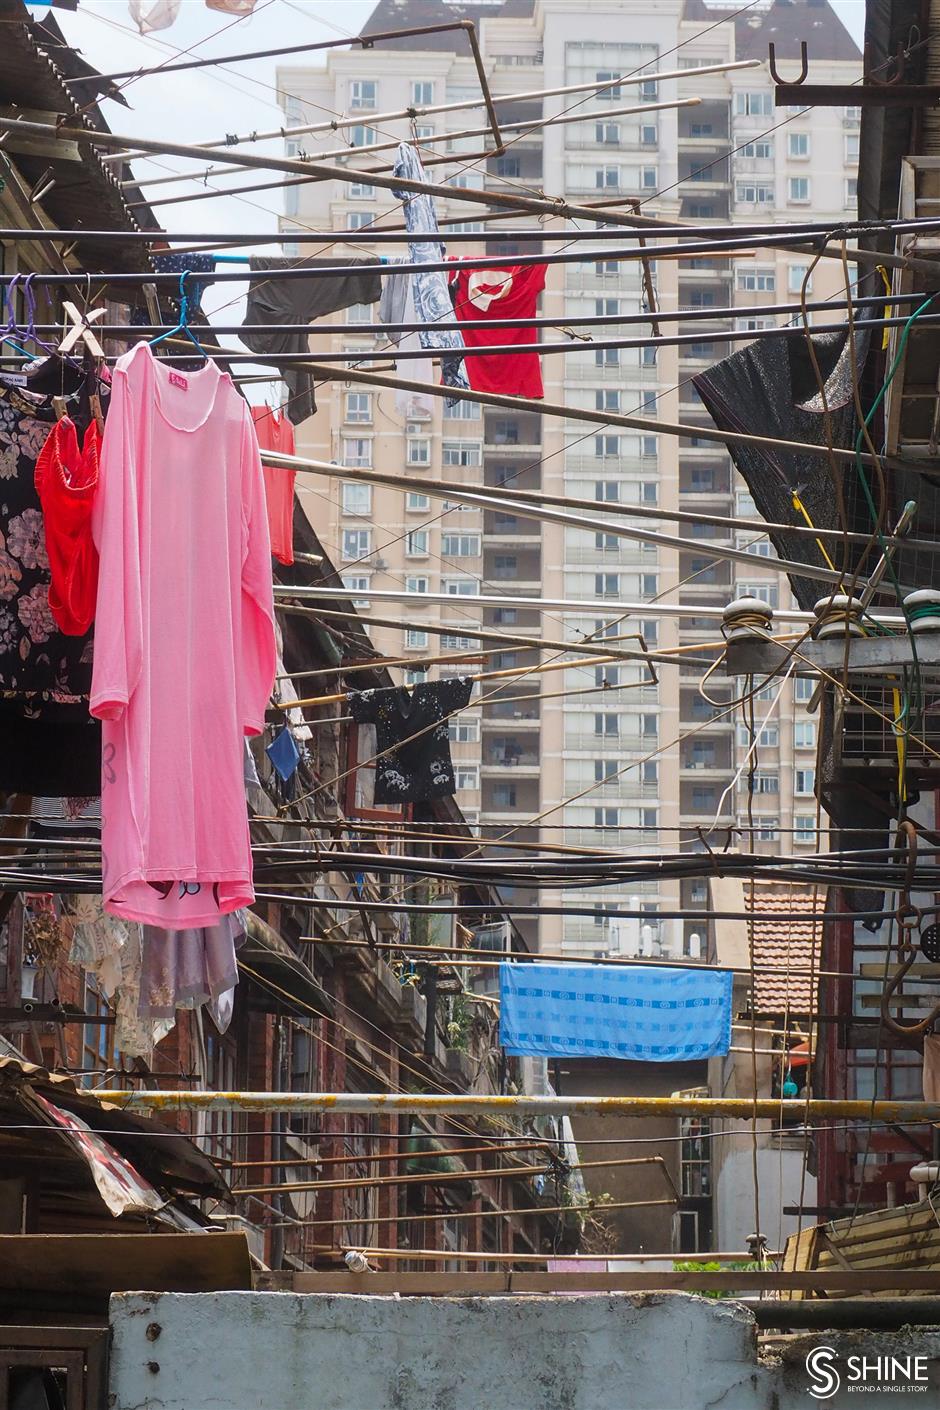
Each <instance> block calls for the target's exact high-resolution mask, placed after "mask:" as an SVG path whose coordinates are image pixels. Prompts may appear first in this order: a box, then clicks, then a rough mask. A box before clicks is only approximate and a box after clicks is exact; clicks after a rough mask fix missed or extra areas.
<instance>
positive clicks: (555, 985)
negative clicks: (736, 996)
mask: <svg viewBox="0 0 940 1410" xmlns="http://www.w3.org/2000/svg"><path fill="white" fill-rule="evenodd" d="M732 982H733V975H732V973H731V971H730V970H714V969H712V970H702V971H701V972H697V971H695V970H691V969H667V968H664V967H660V966H654V965H649V966H647V965H643V966H642V967H639V966H638V967H635V968H633V967H630V966H626V965H624V966H618V965H599V964H563V965H557V964H501V965H500V967H499V1005H500V1007H499V1041H500V1043H501V1044H502V1046H503V1047H504V1048H505V1050H506V1052H507V1053H511V1054H512V1055H513V1056H516V1057H586V1058H599V1057H600V1058H623V1059H629V1060H630V1061H631V1062H698V1061H700V1060H701V1059H702V1058H708V1057H720V1056H721V1055H723V1054H724V1053H727V1052H728V1050H729V1048H730V1047H731V987H732Z"/></svg>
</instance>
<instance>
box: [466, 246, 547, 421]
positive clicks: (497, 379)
mask: <svg viewBox="0 0 940 1410" xmlns="http://www.w3.org/2000/svg"><path fill="white" fill-rule="evenodd" d="M545 272H546V266H545V265H544V264H528V265H509V266H507V267H506V268H505V269H489V268H487V269H463V268H461V269H457V270H455V271H454V273H453V274H452V275H451V276H450V287H451V292H452V294H453V296H454V312H455V313H456V315H457V321H458V322H459V323H461V324H462V325H463V327H462V329H461V331H462V333H463V340H464V342H465V343H466V345H467V347H468V348H483V347H487V346H493V345H494V344H496V345H507V344H512V343H532V342H534V341H536V339H537V337H538V332H537V330H535V329H532V328H488V327H486V326H482V327H481V326H480V320H481V319H493V318H534V317H535V311H536V306H537V304H538V298H539V294H540V293H541V292H542V290H543V289H544V288H545ZM467 376H468V378H469V379H470V386H471V387H472V388H473V390H474V391H476V392H498V393H500V394H501V395H503V396H512V397H531V398H536V399H537V398H539V397H542V396H544V395H545V392H544V389H543V387H542V368H541V364H540V362H539V355H538V353H534V352H527V353H496V354H494V355H493V356H492V357H468V358H467Z"/></svg>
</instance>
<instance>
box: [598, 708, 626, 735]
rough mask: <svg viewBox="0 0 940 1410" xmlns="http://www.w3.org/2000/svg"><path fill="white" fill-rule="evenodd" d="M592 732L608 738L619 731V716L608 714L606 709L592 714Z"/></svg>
mask: <svg viewBox="0 0 940 1410" xmlns="http://www.w3.org/2000/svg"><path fill="white" fill-rule="evenodd" d="M594 733H595V734H597V735H602V736H605V737H606V738H608V739H610V738H613V737H614V736H616V735H619V733H620V716H619V715H610V714H608V713H607V712H606V711H603V712H601V713H598V714H596V715H595V716H594Z"/></svg>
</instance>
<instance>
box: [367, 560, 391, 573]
mask: <svg viewBox="0 0 940 1410" xmlns="http://www.w3.org/2000/svg"><path fill="white" fill-rule="evenodd" d="M370 561H371V563H372V567H373V568H376V569H377V570H378V571H379V572H380V573H381V572H383V571H384V570H385V569H386V568H387V567H388V560H387V559H385V558H373V559H371V560H370Z"/></svg>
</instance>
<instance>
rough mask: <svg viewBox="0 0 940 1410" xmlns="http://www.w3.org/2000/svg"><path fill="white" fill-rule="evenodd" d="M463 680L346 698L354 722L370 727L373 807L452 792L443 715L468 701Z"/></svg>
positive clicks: (466, 680) (468, 683) (467, 681)
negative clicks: (373, 750) (373, 731)
mask: <svg viewBox="0 0 940 1410" xmlns="http://www.w3.org/2000/svg"><path fill="white" fill-rule="evenodd" d="M472 691H473V681H472V680H470V678H469V677H468V676H455V677H454V678H453V679H451V680H443V681H422V682H421V683H420V684H419V685H416V686H415V687H414V690H413V691H412V692H411V694H409V693H408V691H407V690H406V689H405V688H404V686H400V687H398V689H396V690H381V691H378V690H363V691H351V692H350V693H349V694H348V695H347V696H346V700H347V703H348V705H349V709H350V712H351V714H352V717H353V719H354V720H356V721H357V722H360V723H364V724H374V725H375V729H376V745H377V752H378V754H379V755H381V757H380V758H377V759H376V761H375V802H376V803H423V802H425V801H426V800H427V799H429V798H446V797H449V796H450V795H451V794H453V793H456V791H457V784H456V782H455V779H454V766H453V764H452V762H451V757H450V737H449V734H448V729H447V719H448V716H450V715H452V714H453V713H454V712H455V711H457V710H463V709H464V707H465V706H466V705H467V704H468V703H469V700H470V695H471V693H472Z"/></svg>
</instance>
